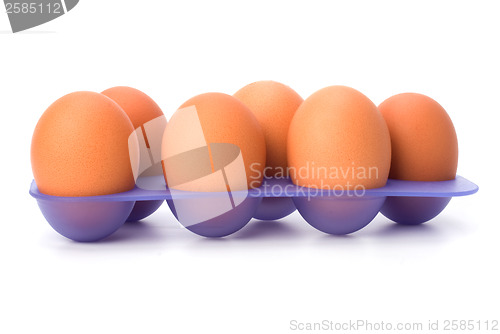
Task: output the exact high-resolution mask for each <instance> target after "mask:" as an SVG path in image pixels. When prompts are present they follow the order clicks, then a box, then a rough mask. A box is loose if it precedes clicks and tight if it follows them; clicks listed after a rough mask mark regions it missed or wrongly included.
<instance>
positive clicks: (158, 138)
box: [101, 86, 167, 221]
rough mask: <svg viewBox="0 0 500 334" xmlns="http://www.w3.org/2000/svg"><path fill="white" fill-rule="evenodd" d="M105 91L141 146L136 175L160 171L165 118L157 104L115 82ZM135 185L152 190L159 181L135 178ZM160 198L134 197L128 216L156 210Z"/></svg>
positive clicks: (147, 174) (155, 173)
mask: <svg viewBox="0 0 500 334" xmlns="http://www.w3.org/2000/svg"><path fill="white" fill-rule="evenodd" d="M101 94H104V95H106V96H107V97H109V98H111V99H112V100H113V101H115V102H116V103H118V105H120V107H122V109H123V111H125V113H126V114H127V116H128V117H129V119H130V121H131V122H132V124H133V125H134V128H135V133H136V136H137V138H138V143H139V150H140V159H139V160H140V163H139V169H138V174H139V175H138V177H139V176H156V175H163V170H162V168H161V142H162V137H163V132H164V131H165V126H166V124H167V119H166V118H165V116H164V115H163V112H162V111H161V109H160V107H159V106H158V105H157V104H156V102H155V101H153V99H152V98H150V97H149V96H148V95H146V94H145V93H143V92H141V91H140V90H138V89H135V88H131V87H126V86H118V87H113V88H109V89H106V90H105V91H103V92H102V93H101ZM137 186H138V187H139V188H143V189H151V188H152V190H155V189H158V188H161V186H162V185H160V184H154V185H152V184H151V182H148V181H147V179H146V178H144V179H143V178H138V179H137ZM162 203H163V201H160V200H157V201H137V202H136V203H135V206H134V209H133V210H132V213H131V214H130V216H129V218H128V220H129V221H136V220H141V219H143V218H145V217H147V216H149V215H150V214H152V213H153V212H155V211H156V210H157V209H158V208H159V207H160V206H161V205H162Z"/></svg>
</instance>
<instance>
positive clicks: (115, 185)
mask: <svg viewBox="0 0 500 334" xmlns="http://www.w3.org/2000/svg"><path fill="white" fill-rule="evenodd" d="M133 131H134V128H133V126H132V123H131V122H130V120H129V119H128V117H127V115H126V114H125V112H124V111H123V110H122V109H121V108H120V106H118V104H116V103H115V102H114V101H113V100H111V99H110V98H108V97H106V96H104V95H102V94H99V93H94V92H75V93H71V94H68V95H66V96H63V97H62V98H60V99H58V100H57V101H55V102H54V103H53V104H52V105H51V106H49V108H48V109H47V110H46V111H45V112H44V114H43V115H42V117H41V118H40V120H39V121H38V124H37V125H36V128H35V131H34V133H33V138H32V143H31V164H32V169H33V175H34V177H35V181H36V183H37V186H38V189H39V190H40V191H41V192H42V193H44V194H47V195H54V196H96V195H105V194H113V193H118V192H123V191H127V190H131V189H133V188H134V185H135V180H134V173H133V170H132V166H133V164H132V163H131V159H132V161H134V159H135V158H137V157H136V156H137V155H138V147H137V146H136V145H134V143H133V140H131V137H130V136H131V134H132V133H133ZM129 142H130V143H131V146H130V150H131V151H130V154H129ZM134 156H135V157H134Z"/></svg>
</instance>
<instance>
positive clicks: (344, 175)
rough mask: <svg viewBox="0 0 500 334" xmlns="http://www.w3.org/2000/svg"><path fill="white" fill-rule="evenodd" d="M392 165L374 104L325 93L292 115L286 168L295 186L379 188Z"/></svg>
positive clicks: (343, 92)
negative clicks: (287, 167) (288, 169)
mask: <svg viewBox="0 0 500 334" xmlns="http://www.w3.org/2000/svg"><path fill="white" fill-rule="evenodd" d="M390 163H391V144H390V137H389V130H388V129H387V125H386V124H385V121H384V119H383V117H382V115H381V114H380V112H379V111H378V109H377V107H376V106H375V105H374V104H373V102H372V101H370V99H368V98H367V97H366V96H365V95H363V94H362V93H360V92H358V91H357V90H355V89H353V88H350V87H345V86H330V87H326V88H323V89H321V90H319V91H317V92H316V93H314V94H312V95H311V96H310V97H308V98H307V99H306V100H305V101H304V102H303V103H302V105H301V106H300V107H299V109H298V110H297V111H296V113H295V116H294V117H293V119H292V122H291V124H290V130H289V133H288V164H289V167H290V176H291V178H292V181H293V182H294V183H295V184H297V185H300V186H304V187H310V188H322V189H334V188H335V187H342V189H344V190H349V189H348V188H349V187H359V186H362V187H364V188H365V189H370V188H378V187H382V186H384V185H385V183H386V181H387V176H388V174H389V167H390ZM337 189H339V188H337ZM352 189H353V188H351V190H352Z"/></svg>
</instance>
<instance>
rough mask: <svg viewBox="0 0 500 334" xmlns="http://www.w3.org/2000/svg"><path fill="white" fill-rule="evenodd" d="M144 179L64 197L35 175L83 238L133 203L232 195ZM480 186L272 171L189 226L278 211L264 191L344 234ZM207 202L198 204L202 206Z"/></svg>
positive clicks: (101, 232)
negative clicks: (300, 179)
mask: <svg viewBox="0 0 500 334" xmlns="http://www.w3.org/2000/svg"><path fill="white" fill-rule="evenodd" d="M137 184H138V186H136V188H134V189H133V190H130V191H127V192H123V193H118V194H112V195H103V196H92V197H58V196H49V195H45V194H42V193H40V192H39V191H38V188H37V186H36V184H35V181H33V182H32V184H31V189H30V194H31V195H32V196H33V197H34V198H35V199H36V200H37V202H38V205H39V207H40V209H41V211H42V213H43V215H44V216H45V218H46V219H47V221H48V222H49V224H50V225H51V226H52V227H53V228H54V229H55V230H56V231H57V232H59V233H60V234H62V235H63V236H65V237H67V238H69V239H73V240H75V241H97V240H99V239H102V238H105V237H107V236H109V235H110V234H112V233H113V232H115V231H116V230H117V229H118V228H119V227H120V226H121V225H123V224H124V223H125V221H127V220H128V219H129V216H130V214H131V212H132V208H134V205H135V204H136V203H139V202H144V203H147V202H145V201H163V200H166V201H167V203H168V205H169V207H170V208H171V209H172V211H173V213H174V215H176V217H177V218H178V215H177V212H176V209H175V207H176V205H177V203H180V205H186V207H189V206H190V202H191V203H205V204H206V205H207V207H206V208H208V207H209V206H210V203H212V204H213V203H217V201H216V200H217V198H219V199H221V198H227V195H228V193H226V192H194V191H175V196H173V193H172V191H171V190H170V189H168V188H167V187H166V185H165V182H164V179H163V177H162V176H149V177H142V178H140V179H139V180H138V182H137ZM141 186H142V187H143V188H141ZM144 188H148V189H144ZM152 188H155V189H154V190H151V189H152ZM477 190H478V187H477V186H476V185H475V184H474V183H472V182H470V181H468V180H467V179H465V178H463V177H461V176H457V177H456V178H455V179H454V180H450V181H439V182H417V181H400V180H391V179H389V180H388V181H387V184H386V185H385V186H384V187H382V188H376V189H368V190H365V192H364V194H363V195H362V196H359V194H356V193H355V192H354V191H351V192H347V191H344V192H335V191H327V190H320V189H312V188H304V187H299V186H297V185H295V184H293V183H292V182H291V181H290V180H289V179H266V180H264V182H263V184H262V186H261V187H259V188H256V189H251V190H248V191H234V192H231V194H230V195H231V196H232V199H233V200H232V201H231V203H232V205H233V207H232V208H229V209H228V210H226V211H225V212H223V213H221V214H219V215H218V216H217V217H212V218H209V219H206V220H205V221H202V222H199V223H196V224H193V223H189V224H186V226H185V227H186V228H187V229H189V230H190V231H192V232H194V233H196V234H199V235H202V236H207V237H223V236H226V235H229V234H232V233H234V232H236V231H238V230H239V229H241V228H242V227H244V226H245V225H246V224H247V223H248V222H249V221H250V220H251V219H252V217H253V216H254V215H255V213H256V212H257V211H260V212H261V214H263V215H265V214H266V212H265V211H266V210H267V211H272V210H273V207H272V206H266V207H259V206H260V204H261V201H262V199H278V198H291V199H293V202H294V204H295V206H296V207H297V209H298V211H299V213H300V214H301V215H302V217H304V219H305V220H306V221H307V222H308V223H309V224H310V225H311V226H313V227H315V228H316V229H318V230H320V231H323V232H325V233H329V234H337V235H342V234H348V233H352V232H355V231H357V230H359V229H361V228H363V227H365V226H366V225H368V224H369V223H370V222H371V221H372V220H373V218H374V217H375V216H376V215H377V213H378V212H379V211H380V212H382V214H383V215H385V216H386V217H388V218H389V219H391V220H394V221H395V222H397V223H400V224H419V223H423V222H425V221H428V220H430V219H432V218H434V217H435V216H437V215H438V214H439V213H440V212H441V211H442V210H443V209H444V208H445V207H446V205H447V204H448V202H449V201H450V199H451V197H454V196H465V195H471V194H473V193H475V192H477ZM200 199H202V201H201V202H200V201H199V200H200ZM235 199H236V200H235ZM193 201H194V202H193ZM201 209H202V208H200V207H192V210H193V211H194V212H196V211H199V210H201ZM142 210H143V212H138V211H141V206H135V209H134V211H135V214H136V215H138V216H144V217H145V216H147V215H149V214H151V213H153V212H154V210H151V208H149V207H147V206H145V207H143V208H142ZM151 211H153V212H151ZM222 211H224V210H222ZM268 214H270V215H273V214H274V213H272V212H270V213H268ZM181 223H182V219H181Z"/></svg>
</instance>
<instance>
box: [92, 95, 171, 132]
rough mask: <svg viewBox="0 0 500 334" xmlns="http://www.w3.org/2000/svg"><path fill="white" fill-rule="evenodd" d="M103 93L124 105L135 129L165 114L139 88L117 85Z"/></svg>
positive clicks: (121, 105) (123, 107)
mask: <svg viewBox="0 0 500 334" xmlns="http://www.w3.org/2000/svg"><path fill="white" fill-rule="evenodd" d="M101 94H104V95H106V96H107V97H109V98H111V99H112V100H113V101H115V102H116V103H118V105H119V106H120V107H122V109H123V111H125V113H126V114H127V116H128V117H129V118H130V121H131V122H132V124H133V125H134V128H135V129H137V128H138V127H140V126H142V125H143V124H145V123H147V122H149V121H150V120H152V119H155V118H157V117H161V116H163V112H162V111H161V109H160V107H159V106H158V105H157V104H156V102H155V101H154V100H153V99H152V98H150V97H149V96H148V95H146V94H145V93H143V92H141V91H140V90H138V89H135V88H131V87H126V86H117V87H113V88H109V89H106V90H105V91H103V92H102V93H101Z"/></svg>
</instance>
